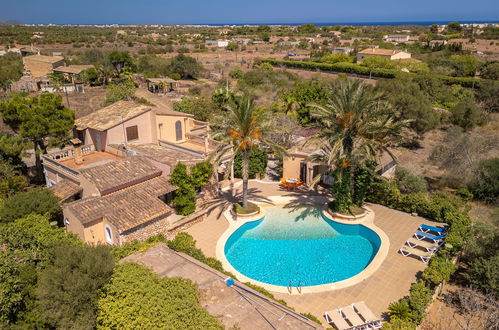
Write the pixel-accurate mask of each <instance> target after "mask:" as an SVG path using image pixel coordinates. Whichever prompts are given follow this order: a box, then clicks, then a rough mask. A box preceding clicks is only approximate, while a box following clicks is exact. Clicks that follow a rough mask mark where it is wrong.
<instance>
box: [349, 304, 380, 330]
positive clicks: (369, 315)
mask: <svg viewBox="0 0 499 330" xmlns="http://www.w3.org/2000/svg"><path fill="white" fill-rule="evenodd" d="M353 308H354V309H355V310H356V311H357V313H358V314H359V315H360V317H362V319H364V322H365V323H367V324H368V325H369V326H370V327H371V328H372V329H380V328H381V326H382V322H381V319H380V318H379V317H376V315H374V313H373V312H372V311H371V310H370V309H369V307H367V305H366V303H365V302H363V301H359V302H356V303H354V304H353Z"/></svg>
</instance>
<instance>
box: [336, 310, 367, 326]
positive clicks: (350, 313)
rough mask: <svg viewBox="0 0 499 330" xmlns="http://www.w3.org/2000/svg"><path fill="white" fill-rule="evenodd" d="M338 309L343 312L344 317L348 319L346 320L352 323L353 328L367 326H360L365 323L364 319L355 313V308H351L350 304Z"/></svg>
mask: <svg viewBox="0 0 499 330" xmlns="http://www.w3.org/2000/svg"><path fill="white" fill-rule="evenodd" d="M340 311H342V312H343V314H344V315H345V317H346V318H347V319H348V322H350V323H351V324H352V327H353V328H354V329H362V328H366V329H367V327H361V326H363V325H365V323H366V322H364V320H363V319H361V318H360V316H359V314H357V312H355V310H354V309H353V307H352V306H347V307H345V308H341V309H340Z"/></svg>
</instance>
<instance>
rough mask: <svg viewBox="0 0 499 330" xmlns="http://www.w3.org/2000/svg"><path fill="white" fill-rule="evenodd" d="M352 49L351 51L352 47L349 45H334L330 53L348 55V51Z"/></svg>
mask: <svg viewBox="0 0 499 330" xmlns="http://www.w3.org/2000/svg"><path fill="white" fill-rule="evenodd" d="M352 51H353V49H352V48H350V47H335V48H333V50H332V53H333V54H338V53H343V54H346V55H350V53H351V52H352Z"/></svg>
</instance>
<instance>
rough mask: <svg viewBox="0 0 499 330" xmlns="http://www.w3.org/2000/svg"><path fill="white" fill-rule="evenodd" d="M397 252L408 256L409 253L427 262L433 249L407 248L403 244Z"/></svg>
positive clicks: (433, 252) (432, 253)
mask: <svg viewBox="0 0 499 330" xmlns="http://www.w3.org/2000/svg"><path fill="white" fill-rule="evenodd" d="M399 252H400V254H402V255H403V256H404V257H408V256H410V255H413V256H416V257H418V258H419V259H420V260H421V261H422V262H424V263H425V264H427V263H428V262H429V261H430V258H431V257H432V256H433V255H434V254H435V251H423V250H419V249H414V248H407V247H406V246H405V245H404V246H402V247H401V248H400V250H399Z"/></svg>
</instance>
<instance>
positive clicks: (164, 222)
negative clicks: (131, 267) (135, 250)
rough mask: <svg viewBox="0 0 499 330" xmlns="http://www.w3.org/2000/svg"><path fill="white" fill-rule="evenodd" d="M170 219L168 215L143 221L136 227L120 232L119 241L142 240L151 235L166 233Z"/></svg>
mask: <svg viewBox="0 0 499 330" xmlns="http://www.w3.org/2000/svg"><path fill="white" fill-rule="evenodd" d="M169 227H170V221H169V219H168V217H165V218H158V219H154V220H151V221H149V222H147V223H144V224H142V225H140V226H138V227H135V228H133V229H132V230H128V231H126V232H123V233H121V235H120V238H121V243H122V244H123V243H126V242H131V241H133V240H139V241H144V240H146V239H148V238H149V237H151V236H155V235H158V234H163V235H165V236H166V235H167V233H168V228H169Z"/></svg>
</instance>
